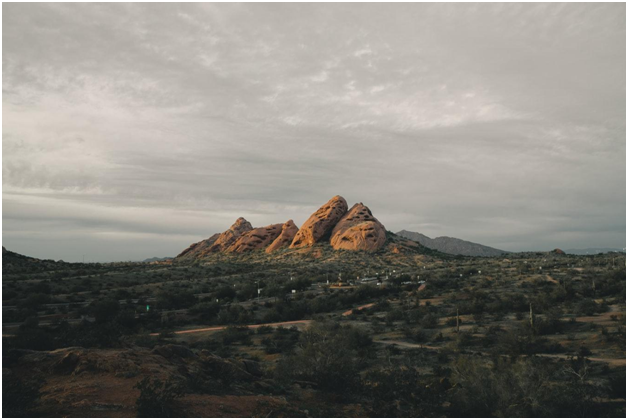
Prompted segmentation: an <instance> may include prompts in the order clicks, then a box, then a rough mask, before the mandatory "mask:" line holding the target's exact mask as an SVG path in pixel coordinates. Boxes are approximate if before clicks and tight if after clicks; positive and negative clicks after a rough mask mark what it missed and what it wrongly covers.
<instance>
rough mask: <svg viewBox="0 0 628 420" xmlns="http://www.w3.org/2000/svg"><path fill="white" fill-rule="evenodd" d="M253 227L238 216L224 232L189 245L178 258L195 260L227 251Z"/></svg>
mask: <svg viewBox="0 0 628 420" xmlns="http://www.w3.org/2000/svg"><path fill="white" fill-rule="evenodd" d="M252 229H253V226H251V224H250V223H249V222H247V221H246V219H244V218H243V217H240V218H238V220H236V221H235V223H234V224H233V225H231V227H230V228H229V229H227V230H226V231H224V232H223V233H216V234H214V235H212V236H210V237H209V238H207V239H205V240H204V241H200V242H197V243H195V244H192V245H190V246H189V247H187V248H186V249H185V250H184V251H183V252H182V253H180V254H179V255H177V257H176V258H175V259H178V260H194V259H198V258H202V257H204V256H206V255H207V254H209V253H212V252H220V251H225V250H227V248H229V247H230V246H231V245H233V244H234V243H235V241H236V240H237V239H238V238H239V237H240V236H242V234H244V233H246V232H248V231H250V230H252Z"/></svg>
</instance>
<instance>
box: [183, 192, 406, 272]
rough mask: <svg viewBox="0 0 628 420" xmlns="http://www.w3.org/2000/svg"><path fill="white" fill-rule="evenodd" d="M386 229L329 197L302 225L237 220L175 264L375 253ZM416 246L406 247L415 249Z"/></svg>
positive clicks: (359, 208)
mask: <svg viewBox="0 0 628 420" xmlns="http://www.w3.org/2000/svg"><path fill="white" fill-rule="evenodd" d="M386 240H387V236H386V228H384V225H382V224H381V223H380V222H379V221H378V220H377V219H376V218H375V216H373V213H372V212H371V210H370V209H369V208H368V207H367V206H365V205H364V204H362V203H357V204H355V205H354V206H353V207H351V209H350V210H349V208H348V206H347V201H346V200H345V199H344V198H342V197H341V196H339V195H337V196H335V197H332V198H331V199H330V200H329V201H328V202H327V203H325V204H323V205H322V206H321V207H320V208H319V209H318V210H316V211H315V212H314V213H312V215H311V216H310V217H309V218H308V219H307V220H306V221H305V222H304V223H303V225H301V228H300V229H299V228H298V227H297V226H296V225H295V224H294V222H293V221H292V220H288V221H287V222H285V223H278V224H274V225H269V226H265V227H261V228H253V226H252V225H251V224H250V223H249V222H248V221H247V220H245V219H244V218H242V217H240V218H238V220H236V222H235V223H234V224H233V225H232V226H231V227H230V228H229V229H227V230H226V231H225V232H223V233H220V234H218V233H216V234H214V235H212V236H210V237H209V238H207V239H205V240H202V241H200V242H196V243H194V244H192V245H190V246H189V247H187V248H186V249H185V250H183V251H182V252H181V253H180V254H179V255H178V256H177V257H176V258H175V260H177V261H189V260H197V259H203V258H205V257H207V256H208V255H209V254H214V253H235V254H240V253H246V252H254V251H265V252H266V253H268V254H271V253H273V252H276V251H278V250H280V249H296V250H298V249H302V248H311V247H313V246H314V245H317V244H329V245H330V246H331V248H332V249H334V250H347V251H366V252H375V251H378V250H380V249H381V248H382V247H383V246H384V244H385V243H386ZM416 245H417V244H414V246H413V245H412V244H409V245H408V247H410V248H413V249H418V248H416Z"/></svg>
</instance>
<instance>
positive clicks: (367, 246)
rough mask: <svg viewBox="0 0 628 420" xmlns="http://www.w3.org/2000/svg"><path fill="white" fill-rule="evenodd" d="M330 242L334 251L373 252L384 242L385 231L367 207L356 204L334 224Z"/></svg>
mask: <svg viewBox="0 0 628 420" xmlns="http://www.w3.org/2000/svg"><path fill="white" fill-rule="evenodd" d="M330 242H331V246H332V248H334V249H346V250H349V251H369V252H374V251H377V250H379V249H380V248H381V247H382V246H383V245H384V243H385V242H386V229H385V228H384V225H382V224H381V223H380V222H379V221H378V220H377V219H376V218H375V216H373V213H371V210H369V208H368V207H366V206H365V205H364V204H362V203H358V204H355V205H354V206H353V207H351V210H349V211H348V212H347V214H345V215H344V216H343V217H342V218H341V219H340V221H339V222H338V224H336V226H335V227H334V229H333V231H332V232H331V240H330Z"/></svg>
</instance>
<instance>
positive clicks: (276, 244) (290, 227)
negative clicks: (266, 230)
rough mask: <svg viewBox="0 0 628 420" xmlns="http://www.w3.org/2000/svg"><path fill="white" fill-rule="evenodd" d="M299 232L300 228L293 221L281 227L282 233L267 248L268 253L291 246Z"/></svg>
mask: <svg viewBox="0 0 628 420" xmlns="http://www.w3.org/2000/svg"><path fill="white" fill-rule="evenodd" d="M298 231H299V228H298V227H297V225H295V224H294V222H293V221H292V219H290V220H288V221H287V222H286V223H284V224H283V226H282V227H281V233H280V234H279V236H277V238H275V240H274V241H273V242H272V243H271V244H270V245H268V247H267V248H266V252H267V253H269V254H270V253H271V252H273V251H276V250H278V249H279V248H283V247H285V246H290V244H291V243H292V241H293V240H294V236H295V235H296V234H297V232H298Z"/></svg>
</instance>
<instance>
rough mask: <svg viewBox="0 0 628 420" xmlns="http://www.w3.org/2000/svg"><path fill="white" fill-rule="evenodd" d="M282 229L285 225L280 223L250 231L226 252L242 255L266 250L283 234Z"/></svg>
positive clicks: (241, 236)
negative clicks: (241, 253)
mask: <svg viewBox="0 0 628 420" xmlns="http://www.w3.org/2000/svg"><path fill="white" fill-rule="evenodd" d="M282 227H283V225H282V224H281V223H279V224H276V225H269V226H266V227H261V228H255V229H253V230H249V231H248V232H245V233H243V234H242V235H240V237H239V238H238V239H237V240H236V241H235V243H234V244H233V245H231V246H230V247H229V248H227V249H226V251H227V252H236V253H240V252H248V251H256V250H258V249H266V247H267V246H268V245H270V244H271V243H272V242H273V241H274V240H275V239H276V238H277V237H278V236H279V235H280V234H281V228H282Z"/></svg>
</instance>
